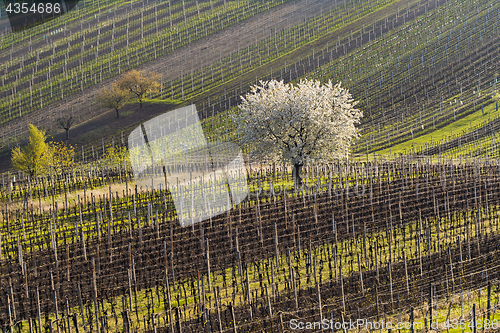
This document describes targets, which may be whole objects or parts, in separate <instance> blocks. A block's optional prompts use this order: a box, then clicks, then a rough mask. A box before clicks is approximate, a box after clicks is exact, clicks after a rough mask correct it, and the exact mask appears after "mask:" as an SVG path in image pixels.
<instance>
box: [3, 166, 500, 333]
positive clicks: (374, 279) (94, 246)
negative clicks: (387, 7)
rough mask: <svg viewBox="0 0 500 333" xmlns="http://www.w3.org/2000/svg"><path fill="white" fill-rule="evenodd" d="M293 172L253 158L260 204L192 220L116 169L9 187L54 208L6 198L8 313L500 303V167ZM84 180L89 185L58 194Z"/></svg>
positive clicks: (115, 317)
mask: <svg viewBox="0 0 500 333" xmlns="http://www.w3.org/2000/svg"><path fill="white" fill-rule="evenodd" d="M289 171H290V170H287V169H286V168H283V166H281V167H280V166H276V165H274V166H268V167H262V166H257V165H253V166H251V167H250V170H249V172H250V175H251V179H252V182H251V188H252V191H251V194H250V197H249V198H248V199H247V200H246V201H245V202H244V203H242V204H241V205H239V206H238V207H233V209H232V210H231V211H230V212H228V213H227V214H222V215H220V216H218V217H216V218H213V219H211V220H210V221H209V220H207V221H204V222H202V223H199V224H196V225H193V226H192V227H188V228H181V227H180V226H179V221H178V219H177V216H176V213H175V209H173V207H172V205H171V204H169V202H171V198H169V192H165V191H154V192H151V191H150V192H144V191H143V190H141V189H138V188H134V187H133V186H132V185H131V184H130V185H127V186H128V187H127V188H126V189H124V190H122V193H119V192H118V191H115V190H116V189H118V188H123V186H122V185H123V184H122V185H120V183H118V182H119V178H118V177H119V176H117V175H115V176H113V173H109V175H106V176H105V177H104V178H100V179H101V182H99V180H98V179H91V178H88V177H87V176H86V173H83V174H77V175H76V179H75V181H74V182H73V181H72V182H68V180H64V179H61V178H59V177H54V178H52V179H37V180H36V181H35V180H33V181H31V182H30V183H29V184H28V183H24V184H23V183H18V184H16V186H15V188H13V189H11V190H10V191H9V190H8V189H7V188H6V186H4V187H3V188H2V196H3V197H4V198H5V199H6V200H7V201H8V198H9V197H10V198H11V200H16V198H18V197H21V198H22V197H24V198H27V197H29V196H33V198H36V197H38V200H40V201H41V200H43V201H47V199H48V201H49V202H50V201H51V198H50V197H52V202H53V206H52V205H51V207H50V208H49V209H48V210H47V209H46V208H44V207H38V208H37V209H34V208H33V206H32V205H31V206H24V207H23V209H18V210H14V211H12V210H9V209H8V206H5V208H6V209H5V210H2V216H3V221H4V223H3V225H4V227H3V228H2V239H1V247H0V248H1V251H2V266H1V272H2V281H3V282H4V283H2V292H3V294H4V295H7V297H6V298H5V299H4V302H2V304H1V306H2V311H1V312H2V313H3V314H4V315H3V317H2V320H3V325H7V327H8V326H9V325H16V326H17V327H19V329H20V330H27V329H31V330H35V331H38V327H42V329H43V330H46V329H49V330H50V327H53V328H52V329H53V330H55V329H59V330H65V331H70V330H71V329H76V328H77V327H80V328H82V327H83V328H85V329H88V330H94V329H98V327H99V326H101V327H103V328H104V329H105V330H111V331H114V330H125V331H138V330H139V331H142V330H155V329H160V328H161V327H164V329H166V330H173V331H178V330H179V328H180V327H184V328H183V329H184V330H186V331H193V332H198V331H204V330H215V331H226V330H227V331H229V330H231V331H232V330H234V329H236V330H238V331H242V332H247V331H248V332H253V331H260V330H278V329H286V328H287V326H288V324H287V322H288V321H289V320H291V319H292V318H302V319H307V318H309V319H310V320H311V321H315V320H317V318H319V317H321V318H327V319H330V317H325V316H332V318H333V319H334V320H335V321H340V320H341V319H342V318H344V320H348V319H356V318H359V316H360V314H361V315H362V316H363V317H365V318H372V319H374V318H381V317H385V316H392V315H404V316H407V315H408V314H409V309H410V306H411V307H412V309H414V311H415V313H417V312H418V313H419V315H418V316H417V314H415V317H414V318H415V320H417V318H419V320H423V319H426V320H431V318H432V316H433V314H432V313H433V312H434V316H435V318H438V316H442V314H440V311H439V310H440V309H441V308H442V307H443V306H444V308H448V307H449V309H451V310H448V311H449V313H448V316H452V317H456V316H459V315H460V316H462V318H466V319H467V320H472V319H471V318H472V317H471V306H472V304H471V302H472V301H471V297H472V300H473V301H474V300H475V299H476V298H478V305H479V308H478V309H477V310H476V314H477V317H478V318H486V317H488V318H489V317H491V318H493V317H494V316H495V313H496V311H497V310H496V309H497V308H498V306H500V305H499V303H498V296H499V295H498V289H497V288H498V276H497V272H498V268H497V266H498V263H497V260H498V254H497V253H496V252H497V251H498V250H497V248H498V246H497V244H498V239H497V238H498V237H497V233H498V228H499V217H498V212H497V209H496V207H497V205H498V202H497V197H496V196H495V195H494V194H495V193H496V191H498V188H499V186H500V183H499V182H498V179H499V177H498V175H500V166H499V165H497V164H494V163H492V162H491V161H484V162H477V163H463V164H460V165H456V164H450V163H446V162H441V163H438V164H432V163H431V162H429V161H427V162H426V161H425V160H424V161H420V162H418V163H414V161H408V160H405V159H402V160H399V161H395V162H383V161H378V162H369V163H359V162H358V163H354V162H353V163H349V164H338V165H324V166H320V165H318V166H315V167H312V168H309V169H308V171H307V172H308V175H307V185H306V186H305V187H304V188H302V189H299V190H294V189H293V188H292V187H290V186H289V185H288V186H287V185H286V184H287V179H289V178H290V177H291V174H290V172H289ZM121 177H123V178H125V179H127V178H128V177H130V171H129V170H122V174H121ZM122 180H123V179H122ZM72 183H73V184H74V185H73V186H71V185H69V184H72ZM91 183H92V185H93V186H94V189H95V190H96V191H97V192H99V188H102V186H103V185H107V186H108V187H109V188H108V189H109V192H108V193H105V192H106V191H104V192H102V195H101V194H99V195H96V194H93V190H92V187H91V186H92V185H91ZM127 184H128V183H127ZM68 187H69V188H68ZM85 188H87V190H86V192H84V191H85ZM74 190H78V191H79V192H80V193H82V194H83V193H85V195H81V196H79V197H78V199H77V200H74V201H73V202H71V201H70V202H67V203H65V202H64V201H63V202H58V201H55V200H59V199H63V197H64V194H63V193H65V192H66V191H74ZM125 193H129V195H128V196H127V195H125V196H124V195H123V194H125ZM47 194H49V195H48V197H46V195H47ZM429 198H430V199H429ZM36 201H37V200H33V202H36ZM429 201H430V204H429ZM58 206H59V208H58ZM486 289H487V290H488V300H487V304H486V301H485V300H484V299H482V298H481V290H483V294H484V293H485V292H486V291H485V290H486ZM464 293H465V295H466V296H465V297H464ZM459 296H460V297H461V298H460V301H458V299H459ZM483 296H484V295H483ZM375 299H376V302H373V300H375ZM481 304H482V305H481ZM209 327H210V328H209Z"/></svg>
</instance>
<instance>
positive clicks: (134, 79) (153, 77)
mask: <svg viewBox="0 0 500 333" xmlns="http://www.w3.org/2000/svg"><path fill="white" fill-rule="evenodd" d="M159 79H160V76H159V75H158V74H153V73H148V74H146V73H145V72H144V71H138V70H135V69H134V70H131V71H130V72H127V73H125V74H123V75H122V77H121V78H120V79H119V80H118V88H120V89H121V90H125V91H128V92H130V93H131V94H133V95H135V96H136V97H137V99H138V100H139V105H140V107H141V108H142V101H143V100H144V98H145V97H146V95H147V94H149V93H150V92H156V91H158V88H159V86H160V84H159V83H158V80H159Z"/></svg>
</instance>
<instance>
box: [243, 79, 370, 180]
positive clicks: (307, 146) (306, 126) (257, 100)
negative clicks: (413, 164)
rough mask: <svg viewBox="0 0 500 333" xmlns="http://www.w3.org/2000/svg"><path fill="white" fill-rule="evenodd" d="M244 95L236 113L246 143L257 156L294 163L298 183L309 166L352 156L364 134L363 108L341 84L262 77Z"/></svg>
mask: <svg viewBox="0 0 500 333" xmlns="http://www.w3.org/2000/svg"><path fill="white" fill-rule="evenodd" d="M241 98H242V103H241V104H240V105H239V106H238V108H239V112H238V113H237V114H236V115H235V120H236V122H237V124H238V132H239V133H240V134H241V136H240V138H241V143H242V144H250V146H251V148H252V151H253V153H252V155H253V156H256V157H261V158H262V157H267V158H271V159H273V160H281V161H283V162H289V163H291V164H292V165H293V166H294V175H295V180H296V185H301V184H302V180H301V168H302V167H303V166H304V165H306V164H307V163H309V162H314V161H318V160H321V161H331V160H335V159H343V158H346V157H347V156H348V153H349V147H350V145H351V143H352V141H353V140H354V139H356V138H357V137H358V132H359V130H358V129H357V128H356V127H355V124H357V123H359V121H360V119H361V117H362V112H361V111H360V110H358V109H356V108H355V105H356V104H357V102H356V101H354V100H353V98H352V96H351V94H350V93H349V91H348V90H347V89H345V88H342V87H341V83H337V84H336V85H333V84H332V82H331V81H328V83H326V84H324V85H322V84H321V83H320V82H319V81H317V80H301V81H300V82H299V83H298V84H297V85H292V84H284V83H283V81H276V80H271V81H266V82H263V81H260V85H254V86H252V87H251V92H250V93H248V94H247V95H245V96H242V97H241Z"/></svg>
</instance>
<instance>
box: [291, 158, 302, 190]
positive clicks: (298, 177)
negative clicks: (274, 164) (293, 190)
mask: <svg viewBox="0 0 500 333" xmlns="http://www.w3.org/2000/svg"><path fill="white" fill-rule="evenodd" d="M302 166H303V165H302V164H294V165H293V178H294V179H295V187H300V186H302Z"/></svg>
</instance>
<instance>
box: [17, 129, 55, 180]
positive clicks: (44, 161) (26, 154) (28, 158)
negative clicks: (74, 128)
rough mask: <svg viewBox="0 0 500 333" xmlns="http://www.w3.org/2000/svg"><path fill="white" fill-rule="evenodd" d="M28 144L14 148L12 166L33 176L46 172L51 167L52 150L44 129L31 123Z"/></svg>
mask: <svg viewBox="0 0 500 333" xmlns="http://www.w3.org/2000/svg"><path fill="white" fill-rule="evenodd" d="M29 133H30V134H29V138H28V144H27V145H25V146H23V147H19V146H18V147H16V148H14V149H13V150H12V157H11V162H12V166H13V167H14V168H16V169H17V170H21V171H23V172H26V173H27V174H29V175H30V176H31V177H33V176H36V175H41V174H44V173H46V172H47V171H48V169H49V167H50V160H51V151H50V148H49V145H48V144H47V143H46V142H45V140H46V139H47V136H46V134H45V131H44V130H39V129H38V128H36V127H35V126H34V125H33V124H29Z"/></svg>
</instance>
